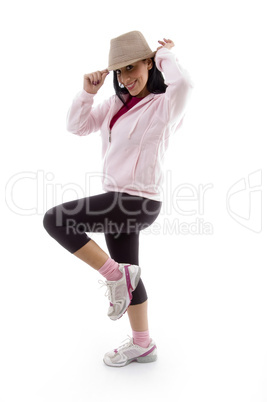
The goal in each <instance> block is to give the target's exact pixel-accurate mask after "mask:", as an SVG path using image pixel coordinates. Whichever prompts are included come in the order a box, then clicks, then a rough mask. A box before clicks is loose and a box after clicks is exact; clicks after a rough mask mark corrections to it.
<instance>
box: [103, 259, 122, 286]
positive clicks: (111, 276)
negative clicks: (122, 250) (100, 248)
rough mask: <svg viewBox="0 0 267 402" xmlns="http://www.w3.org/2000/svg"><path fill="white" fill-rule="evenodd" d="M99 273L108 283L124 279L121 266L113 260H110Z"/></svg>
mask: <svg viewBox="0 0 267 402" xmlns="http://www.w3.org/2000/svg"><path fill="white" fill-rule="evenodd" d="M98 272H99V273H100V274H101V275H103V276H104V277H105V278H106V280H107V281H118V280H119V279H121V278H122V273H121V271H120V270H119V264H118V263H117V262H116V261H114V260H112V258H109V259H108V260H107V261H106V262H105V264H104V265H103V266H102V267H101V268H100V269H99V270H98Z"/></svg>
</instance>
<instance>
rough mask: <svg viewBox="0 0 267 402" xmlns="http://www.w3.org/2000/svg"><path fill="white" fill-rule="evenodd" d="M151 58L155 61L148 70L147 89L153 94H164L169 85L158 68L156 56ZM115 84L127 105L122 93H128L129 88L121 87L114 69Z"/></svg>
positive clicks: (121, 98) (118, 94)
mask: <svg viewBox="0 0 267 402" xmlns="http://www.w3.org/2000/svg"><path fill="white" fill-rule="evenodd" d="M151 60H152V63H153V67H152V68H151V69H150V70H149V71H148V80H147V90H148V91H149V92H150V93H153V94H162V93H164V92H166V88H167V87H168V85H166V84H165V82H164V78H163V75H162V73H161V71H159V70H158V69H157V66H156V63H155V61H154V57H153V58H151ZM113 86H114V89H115V92H116V95H117V96H118V98H119V99H120V100H121V101H122V103H123V104H124V105H126V103H125V102H124V99H123V97H122V95H123V94H128V93H129V91H128V89H127V88H125V87H123V88H121V87H120V86H119V83H118V78H117V73H116V71H113ZM126 106H127V105H126Z"/></svg>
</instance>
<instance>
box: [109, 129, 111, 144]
mask: <svg viewBox="0 0 267 402" xmlns="http://www.w3.org/2000/svg"><path fill="white" fill-rule="evenodd" d="M108 141H109V142H111V130H109V136H108Z"/></svg>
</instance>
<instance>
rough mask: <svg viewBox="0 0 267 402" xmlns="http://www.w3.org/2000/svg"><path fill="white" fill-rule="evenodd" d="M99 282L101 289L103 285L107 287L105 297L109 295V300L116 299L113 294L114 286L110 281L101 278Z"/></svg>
mask: <svg viewBox="0 0 267 402" xmlns="http://www.w3.org/2000/svg"><path fill="white" fill-rule="evenodd" d="M98 283H99V284H100V285H101V286H100V289H101V288H102V287H103V286H106V287H107V289H106V292H105V297H108V299H109V301H110V302H111V303H112V302H113V301H114V295H113V290H114V286H112V285H110V284H109V283H108V281H106V282H104V281H102V280H101V279H99V281H98Z"/></svg>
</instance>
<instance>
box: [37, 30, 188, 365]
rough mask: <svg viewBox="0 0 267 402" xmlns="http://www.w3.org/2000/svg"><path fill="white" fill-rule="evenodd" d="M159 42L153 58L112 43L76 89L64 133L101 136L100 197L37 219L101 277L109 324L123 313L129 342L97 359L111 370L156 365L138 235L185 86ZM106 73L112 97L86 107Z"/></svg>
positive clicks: (141, 47)
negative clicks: (104, 59)
mask: <svg viewBox="0 0 267 402" xmlns="http://www.w3.org/2000/svg"><path fill="white" fill-rule="evenodd" d="M158 42H159V43H160V45H161V46H159V47H158V48H157V51H154V52H152V50H151V49H150V47H149V46H148V44H147V42H146V40H145V38H144V36H143V35H142V34H141V32H138V31H132V32H128V33H126V34H124V35H121V36H119V37H117V38H114V39H112V40H111V43H110V52H109V67H108V69H106V70H102V71H96V72H94V73H91V74H86V75H85V76H84V87H83V90H82V91H81V92H79V93H78V95H77V96H76V98H75V99H74V101H73V104H72V106H71V108H70V110H69V113H68V118H67V129H68V131H70V132H72V133H74V134H77V135H81V136H82V135H88V134H90V133H92V132H95V131H98V130H100V131H101V138H102V157H103V176H102V184H103V190H104V191H105V192H104V193H103V194H99V195H96V196H91V197H86V198H83V199H80V200H76V201H70V202H66V203H64V204H62V205H59V206H56V207H54V208H52V209H50V210H49V211H47V213H46V214H45V216H44V227H45V229H46V230H47V231H48V233H49V234H50V235H51V236H52V237H54V238H55V239H56V240H57V241H58V242H59V243H60V244H61V245H62V246H63V247H65V248H66V249H67V250H68V251H69V252H71V253H73V254H74V255H75V256H77V257H78V258H80V259H81V260H83V261H84V262H86V263H87V264H88V265H90V266H91V267H93V268H94V269H96V270H98V272H99V273H100V274H101V275H103V276H104V277H105V279H106V282H105V284H106V285H107V289H108V295H109V300H110V306H109V310H108V316H109V317H110V319H112V320H117V319H118V318H120V317H122V315H123V314H124V313H125V312H126V311H127V313H128V316H129V320H130V324H131V327H132V333H133V337H132V338H131V339H130V340H129V341H128V342H127V343H126V344H124V345H122V346H121V347H119V348H118V349H115V350H113V351H111V352H109V353H106V354H105V356H104V362H105V363H106V364H107V365H109V366H114V367H121V366H125V365H126V364H129V363H131V362H132V361H138V362H152V361H155V360H156V359H157V347H156V344H155V342H154V341H153V340H152V339H151V338H150V335H149V329H148V318H147V294H146V290H145V287H144V284H143V282H142V279H140V273H141V270H140V267H139V256H138V246H139V233H140V231H141V230H142V229H145V228H147V227H148V226H149V225H151V224H152V223H153V222H154V221H155V219H156V218H157V216H158V215H159V213H160V209H161V205H162V182H163V172H162V166H161V165H162V160H163V157H164V153H165V151H166V149H167V147H168V139H169V136H170V134H171V133H172V132H173V131H175V130H176V129H177V128H178V127H180V124H181V122H182V120H183V117H184V114H185V107H186V104H187V101H188V98H189V94H190V92H191V88H192V85H191V82H190V79H189V78H188V77H187V75H186V73H185V72H184V71H183V70H182V68H181V66H180V65H179V64H178V62H177V60H176V58H175V56H174V55H173V53H172V52H171V51H170V49H171V48H172V47H173V46H174V43H173V41H171V40H170V39H164V40H163V41H158ZM109 71H113V74H114V88H115V92H116V94H115V95H113V96H112V97H110V98H109V99H107V100H106V101H104V102H103V103H101V104H100V105H98V106H96V107H93V102H94V97H95V96H96V94H97V92H98V90H99V89H100V88H101V86H102V85H103V84H104V82H105V79H106V77H107V75H108V74H109ZM162 72H163V73H164V76H165V82H164V78H163V74H162ZM94 231H97V232H99V231H101V232H103V233H104V234H105V240H106V244H107V247H108V250H109V253H110V256H109V255H108V254H106V252H105V251H103V250H102V249H101V248H100V247H99V246H98V245H97V244H96V243H95V242H94V241H93V240H92V239H90V238H89V237H88V236H87V234H86V232H94Z"/></svg>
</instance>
